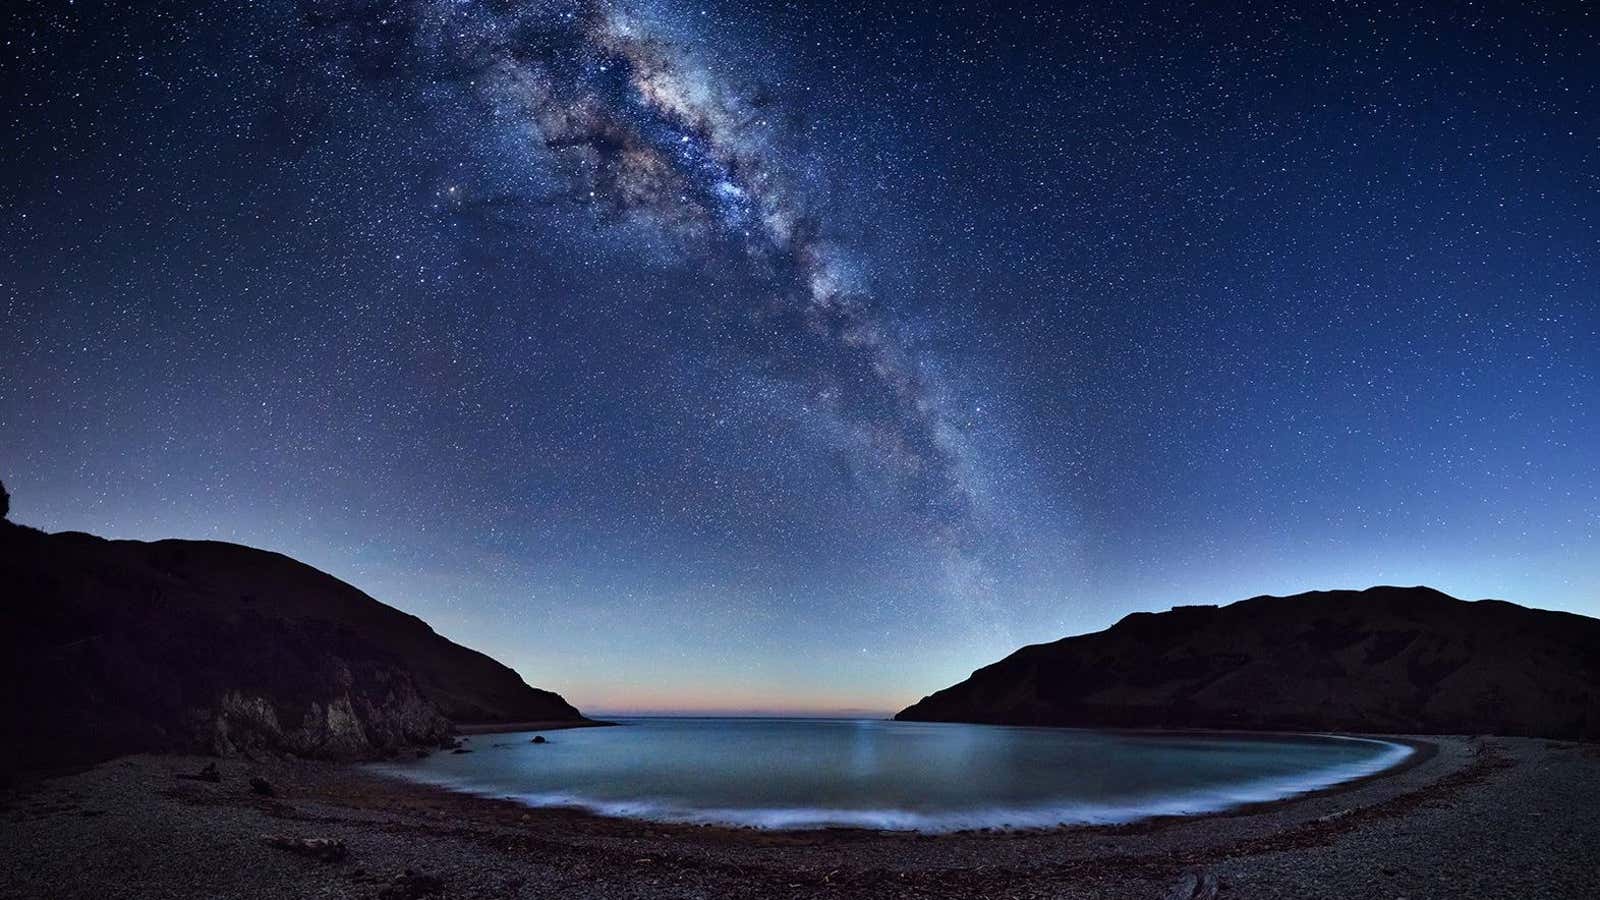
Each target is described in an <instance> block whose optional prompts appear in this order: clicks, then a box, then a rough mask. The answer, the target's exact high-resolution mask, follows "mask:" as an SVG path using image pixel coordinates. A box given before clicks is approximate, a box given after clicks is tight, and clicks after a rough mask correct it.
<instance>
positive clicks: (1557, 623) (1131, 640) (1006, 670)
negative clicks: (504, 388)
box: [895, 587, 1600, 739]
mask: <svg viewBox="0 0 1600 900" xmlns="http://www.w3.org/2000/svg"><path fill="white" fill-rule="evenodd" d="M895 718H897V719H901V720H907V721H927V722H988V723H1005V724H1016V725H1068V726H1100V727H1166V728H1238V729H1260V730H1296V731H1356V732H1383V733H1395V734H1399V733H1416V734H1485V733H1491V734H1507V735H1533V736H1544V737H1554V738H1574V739H1600V620H1596V619H1591V618H1588V617H1585V616H1579V615H1574V614H1572V613H1559V612H1548V611H1545V610H1537V609H1528V608H1526V607H1522V606H1517V605H1515V604H1512V603H1505V602H1502V601H1499V600H1478V601H1476V602H1466V601H1462V600H1457V599H1455V598H1454V597H1450V596H1448V595H1446V594H1442V593H1440V592H1438V591H1435V590H1433V589H1431V588H1426V587H1414V588H1400V587H1375V588H1371V589H1369V590H1365V591H1316V592H1312V593H1307V594H1298V595H1296V596H1293V597H1256V598H1254V599H1251V600H1244V601H1241V602H1238V603H1234V604H1230V605H1228V606H1223V607H1220V608H1219V607H1215V606H1179V607H1175V608H1173V609H1172V611H1170V612H1165V613H1134V614H1133V615H1130V616H1128V617H1126V618H1124V619H1123V620H1122V621H1120V622H1118V623H1117V624H1116V625H1114V626H1112V627H1111V628H1109V629H1107V630H1105V631H1100V632H1096V633H1094V634H1085V635H1079V636H1077V637H1069V638H1064V639H1062V640H1059V641H1056V642H1054V643H1050V644H1036V645H1033V646H1030V647H1024V648H1022V649H1021V650H1018V651H1017V652H1015V653H1013V654H1011V655H1010V656H1008V657H1006V658H1005V659H1003V660H1001V661H999V662H997V663H994V664H993V665H990V666H985V667H984V668H982V669H979V670H978V671H976V672H974V673H972V675H971V677H969V678H968V679H967V680H966V681H963V682H961V683H960V684H957V685H955V686H953V687H949V688H946V689H944V690H942V691H939V692H938V693H936V694H933V695H932V696H929V697H924V698H923V699H922V700H921V701H919V702H917V703H916V704H913V705H912V706H910V707H908V708H906V709H905V710H903V711H902V712H901V713H900V714H899V715H897V716H895Z"/></svg>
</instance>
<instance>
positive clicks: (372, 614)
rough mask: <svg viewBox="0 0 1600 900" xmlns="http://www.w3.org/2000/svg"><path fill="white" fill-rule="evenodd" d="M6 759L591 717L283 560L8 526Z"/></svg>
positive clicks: (302, 750) (438, 732)
mask: <svg viewBox="0 0 1600 900" xmlns="http://www.w3.org/2000/svg"><path fill="white" fill-rule="evenodd" d="M0 586H3V590H0V653H3V656H4V662H0V667H3V668H0V677H3V679H4V682H5V683H4V686H3V687H0V691H3V692H4V693H3V697H4V700H3V704H4V706H3V711H0V715H4V717H5V721H6V733H7V738H6V740H5V741H4V742H3V744H0V767H4V768H16V767H37V766H55V765H66V764H72V763H78V762H88V761H93V760H97V759H103V758H106V757H109V756H113V755H117V754H120V753H127V752H135V751H202V752H207V751H209V752H217V753H224V754H226V753H233V752H239V751H243V752H251V751H256V750H265V751H269V752H285V753H293V754H298V755H304V756H313V757H323V758H341V759H358V758H369V757H378V756H383V755H387V754H391V753H394V752H396V751H398V750H400V749H402V748H405V747H407V746H412V745H424V744H437V743H438V742H440V741H441V740H443V739H444V738H445V737H446V736H447V735H448V734H449V732H450V730H451V723H452V722H521V721H568V720H582V719H583V716H582V715H581V714H580V713H579V712H578V711H577V710H576V709H574V708H573V707H572V706H571V705H569V704H568V703H567V702H566V701H565V700H563V699H561V697H559V696H558V695H556V694H553V693H551V692H549V691H541V690H537V689H535V688H531V687H529V686H528V685H527V684H526V683H524V682H523V680H522V678H521V677H519V676H518V675H517V674H516V673H515V672H513V671H512V670H511V669H509V668H507V667H505V666H503V665H501V664H500V663H498V662H495V661H494V660H492V659H490V658H489V657H487V656H485V655H483V654H482V653H479V652H477V651H475V650H469V649H467V648H466V647H462V646H460V645H458V644H455V643H452V642H451V641H449V640H446V639H445V638H443V637H440V636H439V635H437V634H435V633H434V631H433V629H432V628H429V627H428V625H427V623H425V622H423V621H422V620H421V619H419V618H417V617H415V616H411V615H407V614H406V613H403V612H400V611H399V610H397V609H394V608H392V607H389V606H385V605H384V604H382V603H379V602H378V601H377V600H374V599H372V598H371V597H369V596H367V595H366V594H363V593H362V592H361V591H359V590H357V589H355V588H353V587H351V586H350V585H348V584H345V583H344V582H342V581H340V580H338V579H337V578H334V577H332V576H330V575H327V574H325V573H323V572H319V571H317V570H316V569H313V568H311V567H310V566H307V565H304V564H302V563H299V562H296V561H295V560H292V559H290V558H288V557H286V556H282V555H280V554H277V553H270V552H267V551H264V550H255V549H252V548H249V547H241V546H239V545H237V544H225V543H218V542H213V541H178V540H169V541H156V542H153V543H144V542H140V541H108V540H104V539H102V538H98V537H94V536H92V535H87V534H80V533H76V532H63V533H61V534H45V533H44V532H41V531H36V530H34V529H32V528H27V527H23V526H19V525H14V524H11V523H8V522H4V521H0Z"/></svg>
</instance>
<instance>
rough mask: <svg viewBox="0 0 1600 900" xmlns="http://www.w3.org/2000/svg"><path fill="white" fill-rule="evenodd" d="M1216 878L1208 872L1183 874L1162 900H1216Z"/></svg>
mask: <svg viewBox="0 0 1600 900" xmlns="http://www.w3.org/2000/svg"><path fill="white" fill-rule="evenodd" d="M1216 896H1217V876H1215V875H1213V874H1211V873H1210V872H1185V873H1183V877H1182V878H1180V879H1178V883H1177V884H1175V885H1173V887H1172V890H1170V891H1168V892H1167V895H1166V897H1164V898H1163V900H1216Z"/></svg>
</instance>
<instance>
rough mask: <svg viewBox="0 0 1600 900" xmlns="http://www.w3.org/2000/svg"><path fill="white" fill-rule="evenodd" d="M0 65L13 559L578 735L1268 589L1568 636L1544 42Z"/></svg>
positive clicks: (58, 35)
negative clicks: (229, 584)
mask: <svg viewBox="0 0 1600 900" xmlns="http://www.w3.org/2000/svg"><path fill="white" fill-rule="evenodd" d="M0 16H3V17H4V18H3V23H4V25H5V28H4V33H5V35H6V36H7V37H6V43H5V45H4V49H3V52H0V58H3V66H4V68H3V70H0V76H3V77H4V78H5V81H6V82H7V84H8V85H11V86H12V88H11V89H8V90H7V91H6V92H5V93H4V96H3V97H0V115H3V122H4V124H5V126H6V128H7V131H8V134H9V135H10V137H9V139H8V147H7V165H6V167H5V169H4V172H3V173H0V208H3V209H4V217H3V219H0V332H3V333H4V334H5V335H6V336H7V337H6V339H5V340H6V350H7V352H6V353H5V355H4V358H3V359H0V477H3V478H4V479H5V480H6V483H7V485H8V486H9V487H11V489H12V493H13V495H14V501H13V504H14V506H13V508H14V513H15V517H16V518H19V519H20V520H21V521H25V522H30V523H33V524H37V525H39V526H41V527H45V528H50V529H82V530H87V531H93V532H97V533H102V534H107V535H111V536H127V537H140V538H154V537H165V536H186V537H212V538H219V539H226V540H236V541H240V542H244V543H249V544H253V545H257V546H264V547H269V548H273V549H279V550H283V551H285V552H288V553H290V554H292V555H295V556H297V557H300V558H303V559H306V560H307V561H308V562H311V563H313V564H315V565H318V566H319V567H321V568H323V569H326V570H328V571H330V572H332V573H334V574H336V575H338V576H340V577H342V578H346V579H348V580H351V581H353V582H354V583H356V584H358V585H360V586H361V587H363V588H364V589H366V590H368V591H369V592H370V593H372V594H374V595H375V596H377V597H379V598H381V599H383V600H385V601H388V602H391V603H394V604H395V605H397V606H399V607H401V608H403V609H406V610H408V611H412V612H416V613H418V614H420V615H423V616H425V617H426V618H427V619H428V620H429V621H430V622H432V623H434V624H435V625H437V626H438V627H439V628H440V630H441V631H442V632H443V633H445V634H447V635H449V636H451V637H453V638H458V639H460V640H462V641H464V642H466V643H468V644H470V645H472V646H477V647H481V648H483V649H484V650H486V651H488V652H490V653H491V654H492V655H494V656H496V657H497V658H500V659H504V660H507V661H508V662H510V663H512V664H513V665H514V666H516V667H517V668H518V670H519V671H520V672H522V673H523V674H524V675H525V676H526V677H528V679H529V680H530V681H531V682H533V683H537V684H541V685H548V686H551V687H553V688H556V689H559V690H560V691H561V692H562V693H563V694H564V695H565V696H567V697H568V698H569V699H572V700H573V701H574V702H575V703H577V704H578V705H579V706H580V707H582V708H584V709H585V710H591V709H593V710H598V711H601V712H604V711H607V710H613V709H615V710H625V709H752V710H768V711H771V710H795V709H808V710H839V709H871V710H877V711H888V710H892V709H895V708H898V707H900V706H903V705H905V704H906V703H908V702H910V701H911V700H914V699H916V698H917V697H918V696H920V695H921V694H922V693H925V692H926V691H927V690H928V689H930V688H932V687H936V686H939V685H942V684H947V683H950V682H952V681H954V680H957V679H959V678H960V677H961V676H963V675H965V674H966V673H967V672H968V671H969V670H970V669H971V668H972V667H973V666H975V665H979V664H981V663H983V662H986V661H989V660H992V659H993V658H995V657H997V656H998V655H1001V654H1003V653H1005V652H1008V651H1009V650H1011V649H1013V648H1014V647H1015V646H1016V645H1017V644H1018V643H1025V642H1034V641H1045V640H1053V639H1055V638H1058V637H1060V636H1062V635H1065V634H1069V633H1075V632H1079V631H1086V630H1092V629H1095V628H1099V627H1103V626H1105V625H1107V624H1110V623H1111V622H1113V621H1115V620H1116V619H1117V618H1119V617H1120V616H1121V615H1123V614H1125V613H1126V612H1127V610H1128V609H1130V608H1151V609H1162V608H1165V607H1167V606H1170V605H1172V604H1173V603H1186V602H1210V601H1214V600H1218V599H1230V598H1235V597H1240V596H1249V595H1253V594H1260V593H1280V594H1284V593H1292V592H1294V591H1298V590H1303V589H1309V588H1327V587H1364V586H1366V585H1368V584H1372V583H1379V582H1389V583H1403V584H1416V583H1428V584H1432V585H1435V586H1438V587H1440V588H1442V589H1444V590H1447V591H1449V592H1450V593H1453V594H1456V595H1459V596H1488V595H1495V596H1504V597H1507V598H1508V599H1518V600H1523V601H1526V602H1535V601H1536V602H1537V603H1538V604H1539V605H1543V606H1548V607H1552V608H1567V609H1573V610H1576V611H1580V612H1588V613H1594V612H1596V608H1595V603H1596V600H1595V598H1596V597H1597V596H1600V562H1597V560H1600V554H1596V553H1594V552H1592V551H1593V549H1594V547H1595V546H1596V541H1597V537H1600V468H1597V467H1600V460H1597V458H1596V456H1595V455H1594V454H1593V453H1591V452H1589V449H1590V448H1592V447H1594V446H1597V445H1600V412H1597V411H1596V403H1595V399H1594V398H1595V397H1596V396H1600V368H1597V365H1600V364H1597V360H1600V353H1597V352H1596V347H1597V346H1600V295H1597V294H1596V289H1595V285H1596V284H1600V255H1597V247H1600V232H1597V228H1596V223H1597V222H1600V205H1597V204H1600V201H1597V199H1596V198H1597V197H1600V190H1597V187H1600V185H1597V184H1596V181H1595V178H1596V174H1595V173H1597V172H1600V131H1597V130H1596V129H1597V125H1596V123H1600V88H1597V87H1596V85H1595V79H1593V78H1592V77H1591V76H1590V73H1591V72H1593V71H1595V69H1596V67H1597V65H1600V60H1597V59H1596V49H1595V48H1596V47H1597V46H1600V40H1597V37H1600V35H1597V30H1600V29H1597V27H1596V22H1595V21H1594V17H1593V15H1592V14H1591V13H1589V12H1587V11H1585V10H1582V9H1575V8H1574V9H1569V8H1516V9H1513V8H1506V9H1495V10H1489V9H1477V8H1458V7H1457V6H1456V5H1454V4H1443V3H1441V4H1424V5H1423V6H1422V7H1407V8H1401V7H1398V6H1395V7H1386V6H1381V5H1380V6H1373V7H1367V8H1362V9H1351V8H1329V9H1322V10H1301V9H1292V8H1284V7H1281V6H1263V7H1259V8H1245V7H1241V8H1230V9H1212V10H1205V11H1200V10H1195V9H1192V8H1188V7H1183V6H1180V5H1173V4H1165V3H1132V4H1118V5H1116V6H1115V7H1114V8H1097V7H1093V6H1088V5H1072V4H1039V3H1002V4H989V3H984V4H980V3H948V4H938V5H936V6H933V7H926V8H924V7H911V6H906V5H904V4H895V3H886V2H865V0H863V2H852V3H839V4H827V5H825V6H823V5H817V4H798V3H789V2H780V0H755V2H747V3H731V2H722V0H707V2H702V3H696V4H689V3H682V2H676V0H617V2H610V3H602V2H576V0H575V2H540V0H533V2H510V0H448V2H446V0H301V2H284V3H279V4H261V5H251V6H249V7H247V8H238V7H236V5H233V4H224V3H214V2H203V0H195V2H157V3H153V4H133V3H104V4H81V3H80V4H56V3H43V2H26V3H22V4H18V5H13V6H11V7H8V8H7V9H6V10H5V11H4V12H3V13H0ZM641 685H645V686H647V687H643V688H642V687H640V686H641Z"/></svg>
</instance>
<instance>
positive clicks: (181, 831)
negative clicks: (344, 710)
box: [0, 737, 1600, 900]
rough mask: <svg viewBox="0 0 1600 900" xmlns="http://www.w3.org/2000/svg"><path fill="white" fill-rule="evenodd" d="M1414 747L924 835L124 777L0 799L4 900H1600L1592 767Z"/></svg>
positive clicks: (345, 787)
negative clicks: (1158, 808)
mask: <svg viewBox="0 0 1600 900" xmlns="http://www.w3.org/2000/svg"><path fill="white" fill-rule="evenodd" d="M1411 740H1414V741H1419V742H1422V743H1424V744H1426V745H1428V746H1431V747H1433V748H1435V749H1434V751H1433V752H1431V753H1423V754H1418V755H1417V757H1416V758H1415V760H1414V762H1413V763H1412V764H1410V765H1407V766H1402V767H1401V768H1399V769H1397V770H1394V771H1393V772H1391V773H1388V774H1386V775H1384V776H1379V777H1374V778H1370V779H1366V780H1363V781H1361V782H1357V783H1354V784H1352V785H1348V786H1345V787H1342V788H1339V789H1334V790H1330V791H1325V792H1321V793H1319V794H1315V795H1310V796H1307V797H1304V798H1299V799H1295V800H1291V801H1283V802H1279V803H1273V804H1263V805H1260V806H1256V807H1251V808H1248V809H1242V810H1237V811H1234V812H1232V813H1228V814H1222V815H1216V816H1206V817H1196V818H1173V819H1165V820H1154V821H1147V822H1142V823H1138V824H1133V825H1124V826H1116V827H1077V828H1063V829H1057V830H1052V831H1037V832H1016V833H973V832H968V833H959V834H953V835H940V836H927V835H915V834H894V833H876V832H864V831H843V830H828V831H813V832H760V831H740V830H731V829H723V828H710V827H690V826H672V825H659V824H652V823H647V822H637V821H625V820H613V819H604V818H598V817H594V816H589V815H585V814H582V813H577V812H571V811H565V810H550V809H528V808H526V807H523V806H521V805H518V804H516V803H513V802H510V801H503V800H488V799H482V798H475V797H470V796H465V795H460V794H453V793H449V792H446V791H442V790H438V789H434V788H429V787H424V786H419V785H415V784H410V783H406V782H401V781H397V780H394V779H390V778H385V777H382V776H379V775H377V774H375V773H373V772H371V771H370V770H367V769H365V768H362V767H359V766H351V765H346V764H338V763H325V762H306V761H299V760H269V761H257V762H252V761H249V760H244V759H223V760H215V759H210V758H204V757H183V756H131V757H124V758H121V759H117V760H112V761H110V762H107V763H103V764H100V765H98V766H95V767H93V768H90V769H87V770H84V771H80V772H78V773H75V774H70V775H63V776H57V777H53V778H48V779H43V780H38V781H34V782H31V783H25V784H20V785H15V786H13V787H11V788H9V789H8V790H6V791H5V793H4V798H3V807H0V822H3V823H4V824H3V829H0V831H3V839H0V840H3V844H4V846H3V848H0V850H3V852H0V897H7V898H9V897H18V898H20V897H39V896H51V897H84V898H89V897H94V898H96V900H98V898H103V897H106V896H161V897H216V896H228V897H244V898H248V897H301V896H319V897H361V898H372V897H385V898H403V897H423V896H439V897H563V898H631V897H638V898H646V897H648V898H713V897H715V898H723V897H748V898H757V897H817V898H840V900H843V898H861V897H885V898H887V897H897V898H898V897H928V898H935V897H948V898H958V897H959V898H977V897H996V898H1002V897H1003V898H1026V897H1038V898H1046V897H1048V898H1072V897H1112V898H1122V897H1128V898H1135V897H1137V898H1166V897H1174V898H1197V897H1207V896H1218V897H1285V898H1287V897H1296V898H1307V897H1329V898H1333V897H1338V898H1348V897H1355V896H1360V897H1369V896H1370V897H1408V898H1412V900H1415V898H1422V897H1508V898H1509V897H1592V896H1600V866H1596V865H1595V863H1594V859H1595V856H1594V854H1595V852H1596V848H1600V746H1596V745H1592V744H1579V743H1568V742H1559V741H1545V740H1537V739H1514V738H1466V737H1445V738H1435V737H1428V738H1413V739H1411ZM212 764H214V765H215V767H216V768H215V773H216V778H215V780H210V779H209V777H200V776H201V773H203V772H205V769H204V767H205V766H207V765H212ZM252 779H254V780H257V781H259V782H261V783H262V784H264V785H266V788H267V789H266V790H261V789H260V788H259V787H256V786H253V781H252Z"/></svg>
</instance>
